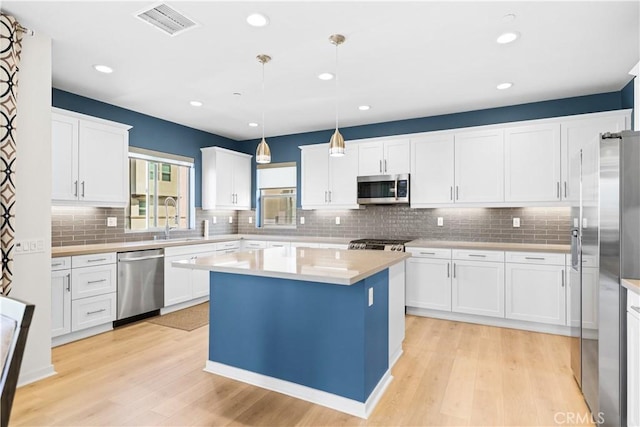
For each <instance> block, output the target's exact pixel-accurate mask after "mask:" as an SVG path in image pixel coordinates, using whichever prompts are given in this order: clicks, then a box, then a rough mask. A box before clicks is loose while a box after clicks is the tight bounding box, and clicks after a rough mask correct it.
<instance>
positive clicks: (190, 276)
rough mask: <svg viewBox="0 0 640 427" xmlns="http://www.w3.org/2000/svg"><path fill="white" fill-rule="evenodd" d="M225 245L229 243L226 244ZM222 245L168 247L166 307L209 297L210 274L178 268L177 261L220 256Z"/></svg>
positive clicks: (165, 253) (165, 275)
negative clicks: (218, 247) (220, 246)
mask: <svg viewBox="0 0 640 427" xmlns="http://www.w3.org/2000/svg"><path fill="white" fill-rule="evenodd" d="M224 243H225V244H227V243H229V242H224ZM219 244H220V243H217V244H216V243H210V244H202V245H188V246H175V247H168V248H165V250H164V306H165V307H170V306H172V305H175V304H179V303H183V302H186V301H190V300H193V299H196V298H201V297H206V296H208V295H209V272H208V271H205V270H202V271H201V270H191V269H186V268H176V267H174V266H173V265H172V263H173V262H175V261H182V260H192V259H196V258H198V257H203V256H214V255H217V254H218V251H217V246H218V245H219Z"/></svg>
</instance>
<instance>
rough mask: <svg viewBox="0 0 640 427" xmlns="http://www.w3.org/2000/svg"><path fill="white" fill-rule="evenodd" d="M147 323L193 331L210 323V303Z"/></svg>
mask: <svg viewBox="0 0 640 427" xmlns="http://www.w3.org/2000/svg"><path fill="white" fill-rule="evenodd" d="M147 322H149V323H155V324H156V325H162V326H168V327H170V328H176V329H182V330H184V331H193V330H194V329H197V328H200V327H202V326H204V325H206V324H208V323H209V303H208V302H205V303H202V304H198V305H194V306H193V307H188V308H184V309H182V310H178V311H174V312H173V313H168V314H164V315H162V316H157V317H152V318H150V319H148V320H147Z"/></svg>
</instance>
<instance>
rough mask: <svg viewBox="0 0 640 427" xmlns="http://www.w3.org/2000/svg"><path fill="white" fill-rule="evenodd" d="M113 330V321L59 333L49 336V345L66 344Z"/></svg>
mask: <svg viewBox="0 0 640 427" xmlns="http://www.w3.org/2000/svg"><path fill="white" fill-rule="evenodd" d="M112 330H113V323H112V322H109V323H105V324H104V325H98V326H94V327H92V328H87V329H82V330H80V331H76V332H71V333H69V334H65V335H60V336H57V337H53V338H51V347H57V346H59V345H63V344H68V343H70V342H73V341H78V340H81V339H84V338H89V337H91V336H94V335H98V334H101V333H103V332H109V331H112Z"/></svg>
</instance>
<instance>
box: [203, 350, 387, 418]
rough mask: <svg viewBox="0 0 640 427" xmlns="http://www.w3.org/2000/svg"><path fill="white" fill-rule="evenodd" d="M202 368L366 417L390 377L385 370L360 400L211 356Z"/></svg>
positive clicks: (374, 405) (380, 395)
mask: <svg viewBox="0 0 640 427" xmlns="http://www.w3.org/2000/svg"><path fill="white" fill-rule="evenodd" d="M204 370H205V371H206V372H209V373H212V374H216V375H221V376H223V377H227V378H231V379H234V380H237V381H242V382H244V383H247V384H251V385H255V386H257V387H262V388H265V389H267V390H271V391H275V392H278V393H282V394H286V395H287V396H292V397H295V398H298V399H302V400H306V401H307V402H311V403H315V404H317V405H322V406H326V407H327V408H331V409H335V410H336V411H340V412H344V413H347V414H349V415H354V416H356V417H360V418H365V419H366V418H368V417H369V415H370V414H371V412H373V410H374V408H375V407H376V405H377V404H378V401H379V400H380V398H381V397H382V395H383V394H384V392H385V391H386V389H387V387H389V384H390V383H391V381H392V380H393V377H392V376H391V371H389V370H387V372H385V374H384V375H383V376H382V378H381V379H380V381H379V382H378V384H377V385H376V387H375V388H374V389H373V391H372V392H371V394H370V395H369V398H368V399H367V401H366V402H364V403H363V402H358V401H357V400H353V399H348V398H346V397H342V396H338V395H336V394H333V393H328V392H326V391H322V390H316V389H314V388H311V387H307V386H304V385H301V384H296V383H292V382H289V381H285V380H281V379H278V378H273V377H269V376H267V375H262V374H258V373H256V372H251V371H247V370H244V369H240V368H236V367H233V366H229V365H225V364H222V363H218V362H212V361H211V360H207V364H206V366H205V368H204Z"/></svg>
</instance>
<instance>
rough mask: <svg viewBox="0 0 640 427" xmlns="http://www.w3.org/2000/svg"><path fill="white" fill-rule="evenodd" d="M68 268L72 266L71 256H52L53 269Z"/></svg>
mask: <svg viewBox="0 0 640 427" xmlns="http://www.w3.org/2000/svg"><path fill="white" fill-rule="evenodd" d="M67 268H71V257H70V256H64V257H59V258H51V271H56V270H65V269H67Z"/></svg>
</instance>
